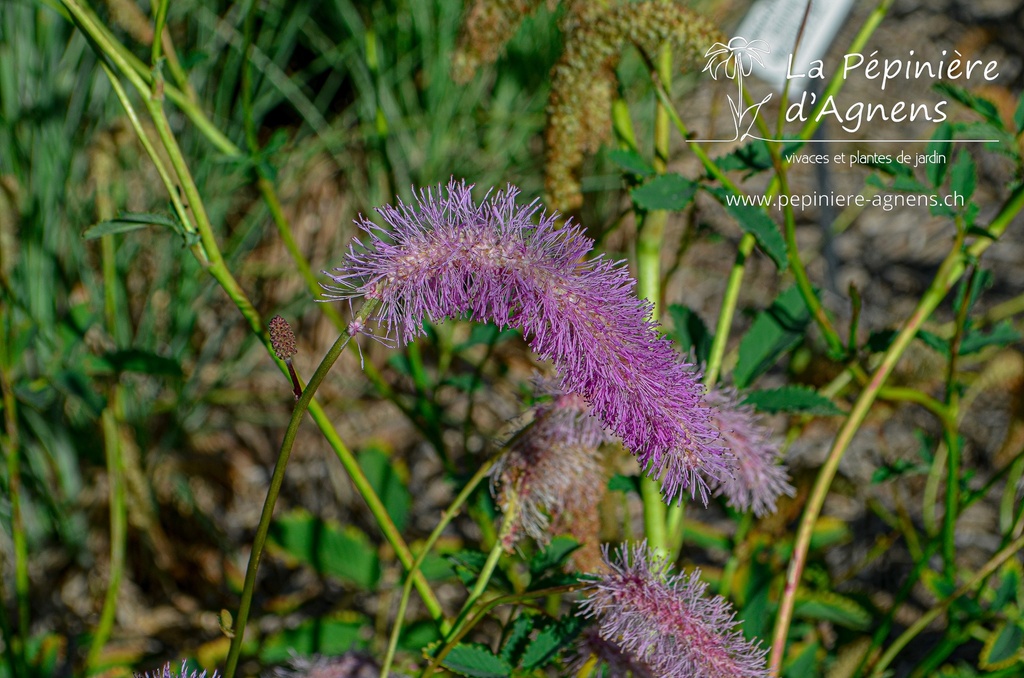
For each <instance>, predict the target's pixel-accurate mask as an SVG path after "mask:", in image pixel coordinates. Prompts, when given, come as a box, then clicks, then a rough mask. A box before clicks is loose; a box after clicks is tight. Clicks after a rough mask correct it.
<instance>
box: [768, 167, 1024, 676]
mask: <svg viewBox="0 0 1024 678" xmlns="http://www.w3.org/2000/svg"><path fill="white" fill-rule="evenodd" d="M1022 208H1024V186H1022V187H1018V188H1017V190H1016V191H1014V193H1013V194H1012V195H1011V196H1010V198H1009V200H1008V201H1007V202H1006V203H1005V204H1004V205H1003V208H1002V209H1001V210H1000V211H999V214H998V215H996V217H995V218H994V219H993V220H992V222H991V224H990V225H989V230H988V233H989V234H990V235H991V237H981V238H978V239H977V240H975V241H974V242H973V243H972V244H971V245H970V246H969V247H967V249H966V253H965V252H962V251H961V248H962V243H963V237H964V236H963V234H962V233H958V235H957V240H956V243H955V245H954V247H953V249H952V250H951V251H950V253H949V255H948V256H947V257H946V259H945V260H944V261H943V262H942V265H941V266H940V267H939V270H938V272H937V274H936V276H935V279H934V280H933V281H932V284H931V285H930V286H929V288H928V290H927V291H926V292H925V293H924V295H923V296H922V297H921V300H920V301H919V302H918V305H917V308H916V309H915V310H914V312H913V314H912V315H911V316H910V318H908V319H907V321H906V323H905V324H904V326H903V329H901V330H900V332H899V334H898V335H897V336H896V339H895V340H894V341H893V343H892V345H891V346H890V347H889V350H888V351H886V353H885V355H884V356H883V358H882V361H881V363H880V364H879V366H878V368H877V369H876V370H875V372H874V374H873V375H872V377H871V381H870V382H869V383H868V384H867V386H866V388H865V389H864V391H862V392H861V394H860V396H859V397H858V399H857V401H856V403H855V404H854V406H853V409H852V410H851V411H850V414H849V415H848V416H847V418H846V421H845V422H844V423H843V426H842V428H841V429H840V430H839V433H838V434H836V438H835V441H834V442H833V444H832V448H831V450H829V454H828V456H827V458H826V460H825V464H824V465H823V466H822V468H821V470H820V471H819V472H818V478H817V480H816V481H815V484H814V488H813V489H812V490H811V495H810V497H809V498H808V501H807V506H806V508H805V509H804V514H803V517H802V518H801V521H800V527H799V529H798V531H797V537H796V542H795V545H794V549H793V556H792V559H791V561H790V566H789V571H788V573H787V575H786V585H785V589H784V590H783V594H782V600H781V601H780V605H779V613H778V617H777V618H776V623H775V632H774V637H773V640H772V649H771V655H770V667H771V671H772V672H773V673H774V674H775V675H779V671H780V669H781V667H782V660H783V656H784V654H785V648H786V638H787V636H788V633H789V625H790V622H791V621H792V615H793V605H794V603H795V602H796V593H797V588H798V586H799V582H800V578H801V575H802V574H803V568H804V563H805V561H806V558H807V551H808V549H809V548H810V540H811V533H812V532H813V529H814V524H815V523H816V522H817V519H818V516H819V515H820V513H821V508H822V506H823V505H824V502H825V497H826V496H827V495H828V490H829V488H830V487H831V484H832V480H833V479H834V478H835V474H836V471H837V469H838V467H839V461H840V460H841V459H842V456H843V453H844V452H845V451H846V449H847V447H848V446H849V444H850V442H851V441H852V439H853V436H854V434H855V433H856V432H857V430H858V428H859V427H860V425H861V424H862V423H863V421H864V419H865V418H866V417H867V413H868V411H869V410H870V408H871V405H872V404H873V403H874V400H875V398H876V397H877V396H878V392H879V390H880V389H881V388H882V386H883V385H884V383H885V381H886V379H888V377H889V375H890V374H891V373H892V370H893V369H894V368H895V367H896V363H897V362H898V361H899V359H900V357H901V356H902V354H903V352H904V351H905V350H906V348H907V347H908V346H909V345H910V342H911V341H912V340H913V338H914V336H916V334H917V331H918V329H919V328H920V327H921V325H922V324H923V323H924V321H925V320H926V319H927V318H928V316H930V315H931V313H932V311H934V310H935V308H936V307H937V306H938V305H939V303H940V302H941V301H942V299H943V298H945V296H946V294H947V293H948V292H949V290H950V289H951V288H952V286H953V285H954V284H956V282H957V281H958V280H959V279H960V278H961V276H963V274H964V271H965V270H966V266H967V264H966V262H967V261H976V260H977V259H978V258H979V257H980V256H981V255H982V254H983V253H984V252H985V250H986V249H988V247H989V246H991V244H992V243H993V242H995V239H997V238H999V236H1001V235H1002V233H1003V232H1004V231H1005V230H1006V228H1007V227H1008V226H1009V224H1010V221H1011V220H1012V219H1013V217H1014V216H1016V214H1017V213H1018V212H1020V211H1021V209H1022Z"/></svg>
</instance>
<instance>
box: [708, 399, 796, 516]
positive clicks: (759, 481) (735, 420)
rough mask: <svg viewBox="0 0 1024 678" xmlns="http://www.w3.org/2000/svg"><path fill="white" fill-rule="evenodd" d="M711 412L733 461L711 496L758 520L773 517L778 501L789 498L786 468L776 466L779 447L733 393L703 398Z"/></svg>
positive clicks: (769, 433)
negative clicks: (729, 469) (725, 501)
mask: <svg viewBox="0 0 1024 678" xmlns="http://www.w3.org/2000/svg"><path fill="white" fill-rule="evenodd" d="M705 399H706V400H707V403H708V404H709V405H711V407H713V408H714V411H715V415H714V422H715V424H716V425H717V427H718V430H719V431H721V433H722V440H723V441H724V442H725V444H726V446H727V447H728V448H729V451H730V452H732V454H733V456H734V457H735V458H736V467H735V468H734V469H733V473H732V475H731V476H727V477H725V478H723V479H722V481H721V483H720V484H719V485H718V488H717V490H716V492H715V494H721V495H724V496H725V498H726V500H727V503H728V504H729V506H732V507H733V508H734V509H736V510H738V511H753V512H754V515H755V516H757V517H758V518H761V517H764V516H766V515H769V514H771V513H775V505H776V502H777V501H778V499H779V497H781V496H782V495H786V496H787V497H792V496H793V495H794V494H796V490H795V489H794V488H793V486H792V485H790V484H789V476H788V475H787V473H786V467H785V466H783V465H781V464H778V463H777V462H778V459H779V447H778V445H777V444H776V443H775V441H774V440H773V438H772V432H771V431H770V430H769V429H768V428H767V427H765V425H764V424H763V423H761V418H760V417H759V416H758V415H757V413H756V412H755V411H754V408H753V407H751V406H750V405H743V404H741V403H740V401H739V396H738V394H737V393H736V391H735V390H734V389H712V391H711V392H710V393H708V394H707V396H705Z"/></svg>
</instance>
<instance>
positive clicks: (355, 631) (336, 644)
mask: <svg viewBox="0 0 1024 678" xmlns="http://www.w3.org/2000/svg"><path fill="white" fill-rule="evenodd" d="M368 625H369V622H368V620H366V619H365V618H363V617H362V616H359V615H354V614H352V613H348V614H342V615H339V616H338V617H334V618H332V617H321V618H319V619H308V620H306V621H304V622H303V623H301V624H299V626H297V627H296V628H293V629H285V630H284V631H280V632H278V633H275V634H274V635H272V636H270V637H269V638H268V639H267V640H266V641H265V642H264V644H263V646H262V647H261V648H260V652H259V656H260V659H261V660H262V661H263V662H265V663H267V664H273V663H279V662H283V661H287V660H288V659H291V658H292V657H293V656H295V655H296V654H298V655H300V656H309V655H311V654H313V653H316V652H319V653H322V654H325V655H339V654H344V653H345V652H348V651H349V650H353V649H361V648H364V647H366V642H365V641H363V640H362V638H361V636H362V630H363V629H364V628H365V627H367V626H368Z"/></svg>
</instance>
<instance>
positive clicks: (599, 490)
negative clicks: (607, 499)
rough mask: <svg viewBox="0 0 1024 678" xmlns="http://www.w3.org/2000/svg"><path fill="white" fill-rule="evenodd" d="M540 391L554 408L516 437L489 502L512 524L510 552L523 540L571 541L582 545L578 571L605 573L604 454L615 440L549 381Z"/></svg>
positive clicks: (538, 412) (543, 409) (494, 473)
mask: <svg viewBox="0 0 1024 678" xmlns="http://www.w3.org/2000/svg"><path fill="white" fill-rule="evenodd" d="M535 390H536V391H537V393H539V394H544V395H550V396H552V398H551V400H550V401H549V402H545V403H542V404H540V405H537V406H536V407H535V408H534V416H533V421H531V422H530V423H529V424H527V425H526V426H525V427H524V428H522V429H521V430H520V431H518V432H517V433H516V434H515V435H513V436H512V438H511V439H510V440H509V441H508V442H507V443H506V445H505V453H504V454H502V455H501V456H500V457H499V458H498V460H497V461H496V462H495V464H494V468H493V469H492V470H491V494H492V495H494V496H495V498H496V499H497V501H498V505H499V506H500V507H501V509H502V512H503V513H504V514H505V516H506V518H505V519H506V520H512V521H513V522H512V529H511V530H509V532H508V534H507V536H506V538H505V541H504V546H505V549H506V550H507V551H511V550H512V547H513V546H514V545H515V544H516V542H518V541H519V539H520V538H521V537H522V536H523V534H524V533H525V534H528V535H529V536H531V537H533V538H534V539H536V540H537V541H538V542H539V543H541V544H547V543H549V542H550V541H551V535H552V534H565V533H568V534H571V535H572V536H573V538H574V539H576V541H577V542H579V543H580V544H581V548H580V549H579V550H578V551H576V552H575V553H573V555H572V561H573V564H574V565H575V566H576V567H577V568H579V569H583V570H587V569H593V568H595V567H599V566H600V563H601V552H600V549H599V546H600V544H599V540H598V533H599V531H600V527H601V520H600V515H599V512H598V506H599V504H600V502H601V499H602V498H603V497H604V490H605V487H606V484H607V477H606V474H605V471H604V466H603V458H602V455H601V453H600V450H599V447H600V445H601V444H602V443H605V442H608V441H609V440H610V436H609V435H608V434H607V433H605V431H604V428H603V427H602V426H601V421H600V420H599V419H598V418H597V417H595V416H594V415H593V414H591V412H590V406H589V405H587V403H586V402H585V401H584V400H583V398H582V397H580V396H578V395H568V394H565V393H562V392H561V391H560V390H559V389H558V388H557V386H555V385H554V384H552V383H549V382H544V381H538V382H537V384H536V385H535ZM513 507H515V508H513Z"/></svg>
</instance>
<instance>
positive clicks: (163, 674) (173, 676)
mask: <svg viewBox="0 0 1024 678" xmlns="http://www.w3.org/2000/svg"><path fill="white" fill-rule="evenodd" d="M135 678H206V671H203V672H202V673H199V672H198V671H192V672H191V673H189V670H188V662H187V661H182V662H181V671H179V672H177V673H175V672H174V670H173V669H171V663H170V662H167V663H166V664H164V668H163V671H160V670H157V671H153V672H151V673H136V674H135ZM210 678H217V672H216V671H214V672H213V675H211V676H210Z"/></svg>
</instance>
